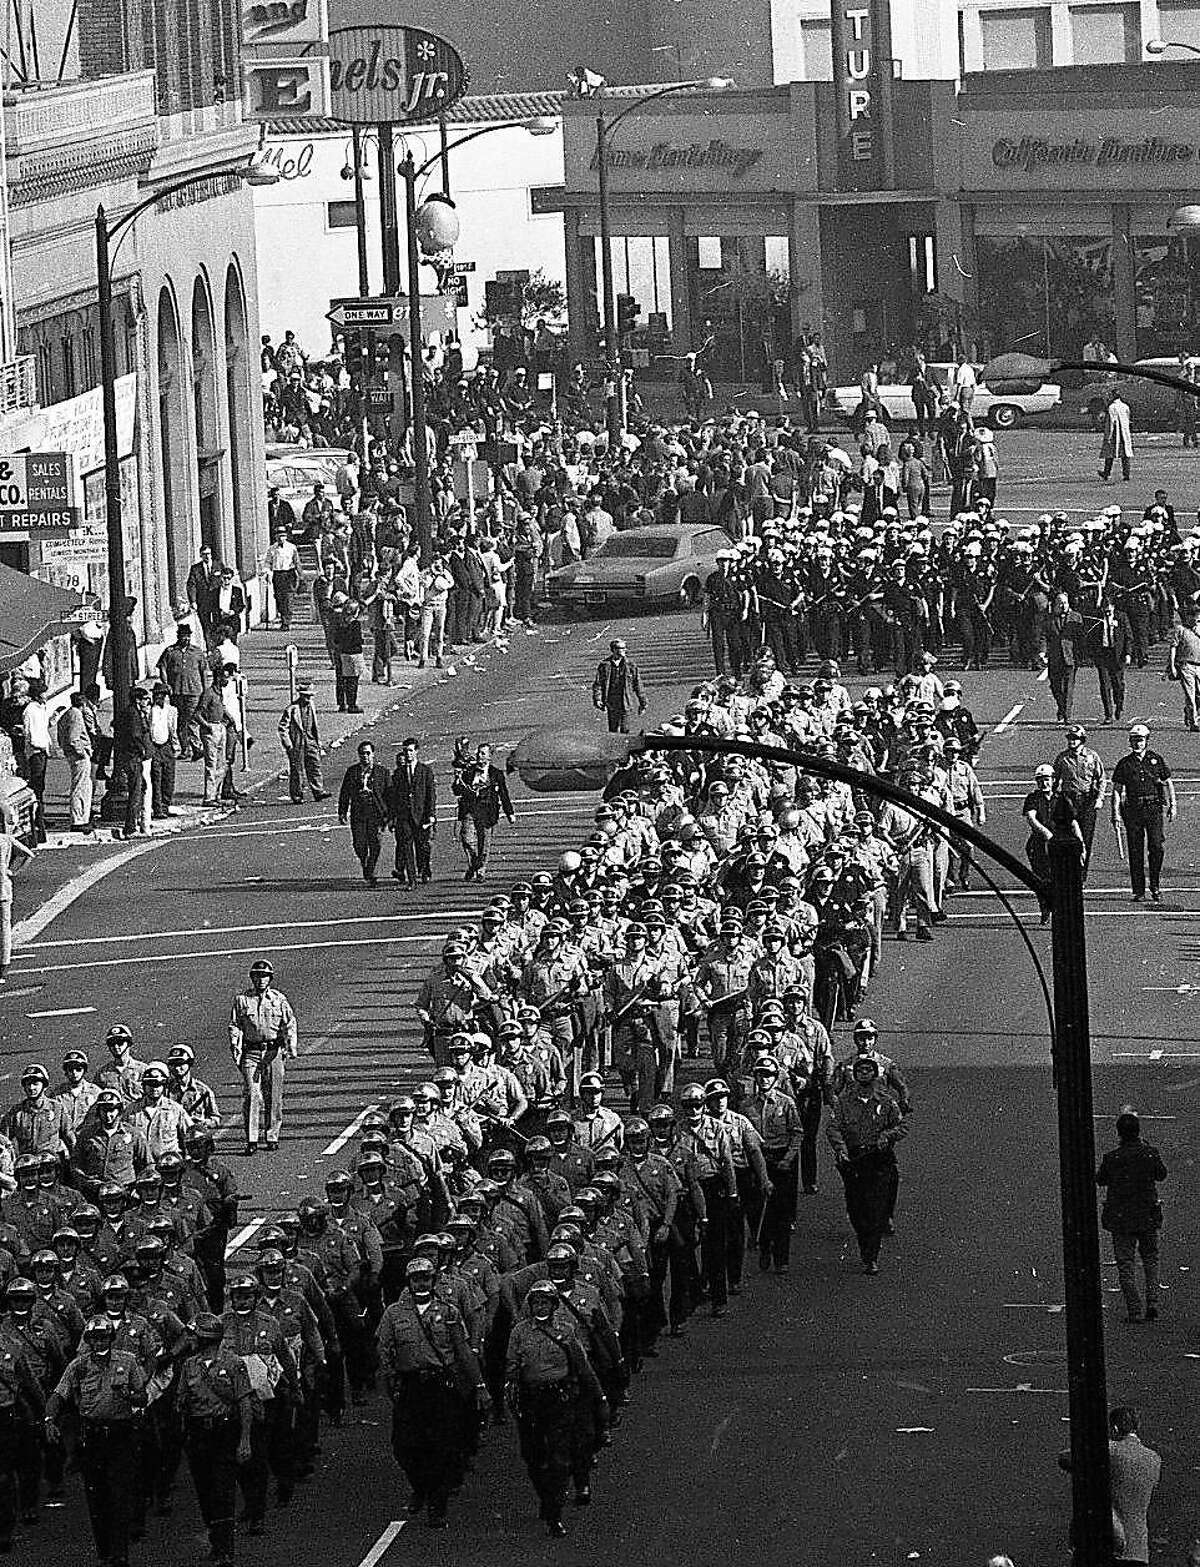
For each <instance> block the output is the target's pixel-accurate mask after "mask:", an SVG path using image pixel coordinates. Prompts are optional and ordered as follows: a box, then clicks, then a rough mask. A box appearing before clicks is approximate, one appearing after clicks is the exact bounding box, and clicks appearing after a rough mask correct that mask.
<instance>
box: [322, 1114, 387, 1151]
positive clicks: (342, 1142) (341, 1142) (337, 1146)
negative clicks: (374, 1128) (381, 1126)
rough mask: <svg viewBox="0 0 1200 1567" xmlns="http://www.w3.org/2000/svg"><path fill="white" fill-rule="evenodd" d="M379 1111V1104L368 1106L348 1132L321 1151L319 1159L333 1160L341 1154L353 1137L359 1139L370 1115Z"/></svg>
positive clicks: (355, 1118) (340, 1133)
mask: <svg viewBox="0 0 1200 1567" xmlns="http://www.w3.org/2000/svg"><path fill="white" fill-rule="evenodd" d="M378 1109H379V1106H378V1105H377V1104H373V1105H367V1107H366V1108H365V1109H364V1110H360V1111H359V1113H358V1114H357V1115H356V1116H355V1117H354V1119H353V1121H351V1123H350V1125H349V1126H348V1127H347V1128H346V1130H345V1131H344V1132H339V1133H338V1135H337V1136H336V1137H335V1138H334V1139H333V1141H332V1142H331V1143H330V1145H329V1147H328V1148H322V1149H321V1152H320V1153H319V1154H318V1155H317V1158H318V1159H332V1157H333V1156H334V1154H335V1153H340V1152H341V1150H342V1149H343V1148H344V1147H345V1146H346V1144H347V1143H348V1142H349V1141H350V1139H351V1138H352V1137H357V1135H358V1132H359V1128H360V1127H361V1126H362V1124H363V1122H364V1121H365V1120H366V1119H367V1117H368V1116H369V1115H374V1114H375V1112H376V1110H378Z"/></svg>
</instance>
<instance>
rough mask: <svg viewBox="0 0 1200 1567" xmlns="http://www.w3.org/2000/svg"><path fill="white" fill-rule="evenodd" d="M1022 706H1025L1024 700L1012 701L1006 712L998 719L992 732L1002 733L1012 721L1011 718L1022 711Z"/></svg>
mask: <svg viewBox="0 0 1200 1567" xmlns="http://www.w3.org/2000/svg"><path fill="white" fill-rule="evenodd" d="M1024 708H1025V704H1024V702H1014V703H1013V705H1012V706H1011V707H1010V708H1009V710H1008V712H1007V713H1005V715H1004V717H1003V718H1002V719H1001V720H1000V722H999V723H998V724H997V725H996V727H995V728H994V729H993V730H992V733H993V734H994V735H1002V734H1003V733H1004V731H1005V730H1006V729H1007V728H1008V727H1009V725H1010V724H1011V723H1012V721H1013V719H1014V718H1016V717H1017V715H1018V714H1019V713H1021V712H1023V711H1024Z"/></svg>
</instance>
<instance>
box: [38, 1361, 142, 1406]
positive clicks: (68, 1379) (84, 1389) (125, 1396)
mask: <svg viewBox="0 0 1200 1567" xmlns="http://www.w3.org/2000/svg"><path fill="white" fill-rule="evenodd" d="M145 1407H146V1376H145V1373H144V1372H143V1370H142V1367H141V1366H140V1365H139V1364H138V1362H137V1359H136V1357H135V1356H133V1355H131V1354H128V1353H127V1352H126V1351H125V1350H122V1349H114V1350H112V1352H111V1353H110V1354H108V1355H106V1356H104V1357H99V1356H96V1355H92V1354H90V1353H88V1352H87V1351H86V1350H85V1351H84V1353H83V1354H81V1355H79V1356H77V1357H76V1358H75V1359H74V1360H73V1361H72V1362H71V1364H70V1365H69V1366H68V1367H67V1369H66V1370H65V1371H64V1372H63V1374H62V1378H61V1379H60V1381H59V1383H58V1386H57V1387H56V1388H55V1389H54V1392H53V1393H52V1394H51V1395H50V1399H49V1402H48V1403H47V1406H46V1415H47V1418H48V1419H51V1420H54V1419H57V1417H58V1414H59V1412H60V1410H62V1409H76V1410H78V1412H79V1418H80V1419H81V1420H85V1421H95V1422H97V1423H101V1424H115V1423H117V1422H127V1421H130V1420H133V1419H135V1418H136V1416H137V1415H139V1414H140V1413H141V1411H142V1410H143V1409H144V1408H145Z"/></svg>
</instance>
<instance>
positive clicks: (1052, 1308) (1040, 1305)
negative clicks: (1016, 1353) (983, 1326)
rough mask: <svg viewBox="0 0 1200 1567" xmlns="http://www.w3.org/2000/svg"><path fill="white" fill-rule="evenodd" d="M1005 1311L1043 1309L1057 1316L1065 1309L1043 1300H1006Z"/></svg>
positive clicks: (969, 1389) (971, 1390) (969, 1390)
mask: <svg viewBox="0 0 1200 1567" xmlns="http://www.w3.org/2000/svg"><path fill="white" fill-rule="evenodd" d="M1004 1309H1005V1311H1045V1312H1048V1313H1049V1315H1050V1316H1052V1317H1057V1316H1061V1314H1062V1313H1063V1312H1064V1311H1066V1309H1067V1308H1066V1306H1064V1305H1057V1306H1056V1305H1048V1304H1047V1303H1046V1302H1045V1301H1044V1300H1006V1301H1005V1302H1004ZM967 1391H968V1392H978V1391H979V1389H977V1388H968V1389H967Z"/></svg>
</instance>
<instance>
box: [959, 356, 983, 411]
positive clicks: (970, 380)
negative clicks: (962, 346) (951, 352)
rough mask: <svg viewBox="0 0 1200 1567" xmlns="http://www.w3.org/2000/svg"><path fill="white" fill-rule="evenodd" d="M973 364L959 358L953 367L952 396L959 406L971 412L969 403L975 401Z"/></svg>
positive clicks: (975, 383) (975, 382)
mask: <svg viewBox="0 0 1200 1567" xmlns="http://www.w3.org/2000/svg"><path fill="white" fill-rule="evenodd" d="M977 384H978V383H977V381H976V378H975V366H974V365H973V364H972V363H971V361H970V360H969V359H960V360H959V362H958V364H956V365H955V367H954V397H955V401H956V402H957V403H958V406H959V407H960V408H965V409H966V411H967V412H968V413H970V412H971V404H972V403H973V402H974V401H975V387H976V385H977Z"/></svg>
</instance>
